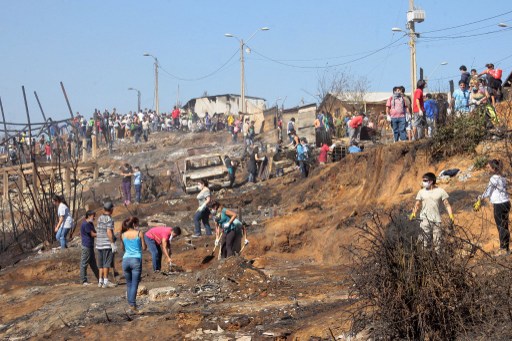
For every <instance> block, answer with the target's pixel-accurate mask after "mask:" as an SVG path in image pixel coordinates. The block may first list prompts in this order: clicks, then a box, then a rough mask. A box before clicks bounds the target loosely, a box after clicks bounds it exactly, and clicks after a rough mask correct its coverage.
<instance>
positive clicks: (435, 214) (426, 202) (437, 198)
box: [416, 187, 449, 223]
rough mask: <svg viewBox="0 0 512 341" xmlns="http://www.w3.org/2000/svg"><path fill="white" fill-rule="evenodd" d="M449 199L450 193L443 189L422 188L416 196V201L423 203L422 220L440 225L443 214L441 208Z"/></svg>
mask: <svg viewBox="0 0 512 341" xmlns="http://www.w3.org/2000/svg"><path fill="white" fill-rule="evenodd" d="M448 197H449V196H448V193H446V191H445V190H444V189H442V188H439V187H435V188H433V189H431V190H426V189H425V188H422V189H421V190H420V191H419V192H418V195H417V196H416V200H418V201H421V203H422V208H421V213H420V218H421V219H427V220H428V221H430V222H434V223H440V222H441V213H440V212H439V207H440V206H441V203H442V202H443V201H444V200H446V199H448Z"/></svg>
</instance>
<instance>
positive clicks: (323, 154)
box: [318, 143, 329, 163]
mask: <svg viewBox="0 0 512 341" xmlns="http://www.w3.org/2000/svg"><path fill="white" fill-rule="evenodd" d="M328 152H329V146H328V145H326V144H325V143H324V144H323V146H322V148H320V155H318V161H319V162H324V163H325V162H327V153H328Z"/></svg>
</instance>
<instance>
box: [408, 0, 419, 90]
mask: <svg viewBox="0 0 512 341" xmlns="http://www.w3.org/2000/svg"><path fill="white" fill-rule="evenodd" d="M413 11H414V0H409V12H413ZM407 25H408V28H409V47H410V49H411V97H413V96H414V91H415V90H416V84H417V77H416V32H415V30H414V20H408V21H407Z"/></svg>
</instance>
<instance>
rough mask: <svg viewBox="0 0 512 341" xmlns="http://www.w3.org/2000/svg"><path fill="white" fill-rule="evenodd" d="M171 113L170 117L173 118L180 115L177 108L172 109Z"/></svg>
mask: <svg viewBox="0 0 512 341" xmlns="http://www.w3.org/2000/svg"><path fill="white" fill-rule="evenodd" d="M171 115H172V118H174V119H176V118H178V117H180V110H179V109H174V110H173V111H172V114H171Z"/></svg>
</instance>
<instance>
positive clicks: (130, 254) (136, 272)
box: [121, 217, 146, 312]
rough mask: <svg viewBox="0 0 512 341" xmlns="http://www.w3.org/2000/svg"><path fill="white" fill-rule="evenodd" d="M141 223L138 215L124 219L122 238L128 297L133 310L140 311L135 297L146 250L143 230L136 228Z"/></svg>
mask: <svg viewBox="0 0 512 341" xmlns="http://www.w3.org/2000/svg"><path fill="white" fill-rule="evenodd" d="M138 225H139V219H138V218H137V217H131V218H128V219H126V220H125V221H123V226H122V234H121V239H122V241H123V248H124V256H123V272H124V277H125V278H126V298H127V300H128V305H129V306H130V309H131V310H132V311H133V312H138V310H137V305H136V304H135V298H136V297H137V288H138V287H139V283H140V277H141V273H142V251H143V250H146V242H145V241H144V238H143V234H142V232H141V231H138V230H136V229H135V228H136V227H137V226H138Z"/></svg>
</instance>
